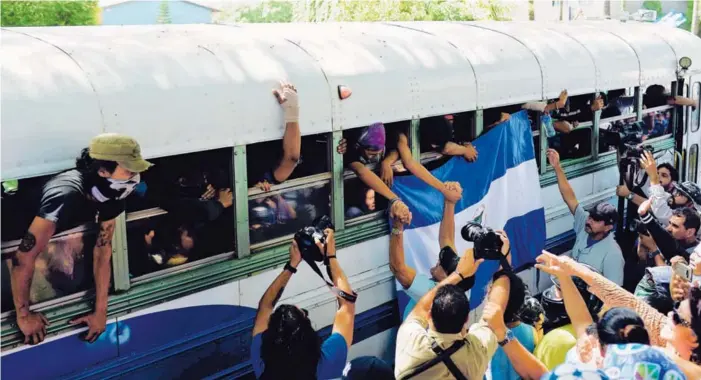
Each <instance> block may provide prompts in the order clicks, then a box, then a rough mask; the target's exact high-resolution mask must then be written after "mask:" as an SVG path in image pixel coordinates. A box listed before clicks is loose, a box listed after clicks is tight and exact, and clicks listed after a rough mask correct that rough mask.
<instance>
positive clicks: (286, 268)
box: [283, 261, 297, 274]
mask: <svg viewBox="0 0 701 380" xmlns="http://www.w3.org/2000/svg"><path fill="white" fill-rule="evenodd" d="M283 270H286V271H289V272H290V273H292V274H295V273H297V268H295V267H293V266H292V264H291V263H290V262H289V261H288V262H287V263H286V264H285V269H283Z"/></svg>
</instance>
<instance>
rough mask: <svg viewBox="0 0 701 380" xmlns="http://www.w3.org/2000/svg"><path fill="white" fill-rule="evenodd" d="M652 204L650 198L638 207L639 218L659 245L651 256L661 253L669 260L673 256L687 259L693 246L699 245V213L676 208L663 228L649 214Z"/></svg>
mask: <svg viewBox="0 0 701 380" xmlns="http://www.w3.org/2000/svg"><path fill="white" fill-rule="evenodd" d="M652 204H653V201H652V200H647V201H645V202H643V204H641V205H640V207H639V208H638V215H640V220H641V221H642V222H643V223H645V226H646V227H647V229H648V231H650V235H651V236H652V238H653V239H654V241H655V244H656V245H657V247H659V248H658V249H657V250H655V251H653V253H651V256H654V255H655V254H657V255H659V254H661V255H662V256H663V257H664V259H665V260H666V261H670V260H671V259H672V258H673V257H675V256H682V257H683V258H684V259H685V260H687V261H688V260H689V256H690V255H691V253H692V252H693V251H694V248H696V246H697V245H699V241H698V239H697V238H696V235H697V234H698V231H699V228H700V227H701V219H700V218H699V214H698V213H697V212H696V211H694V210H693V209H690V208H681V209H676V210H674V212H673V213H672V217H671V218H670V219H669V223H668V225H667V228H666V229H663V228H662V226H661V225H660V224H658V223H657V222H656V221H655V218H654V217H653V216H652V215H651V214H650V209H651V208H652Z"/></svg>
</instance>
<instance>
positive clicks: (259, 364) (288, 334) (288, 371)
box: [251, 229, 355, 380]
mask: <svg viewBox="0 0 701 380" xmlns="http://www.w3.org/2000/svg"><path fill="white" fill-rule="evenodd" d="M324 232H325V234H326V245H323V244H322V243H320V242H318V241H317V244H316V248H318V249H319V250H320V252H323V254H324V255H325V260H324V261H325V262H326V263H328V264H327V265H328V267H329V268H330V277H331V281H332V282H333V285H334V288H335V289H337V290H340V291H343V292H344V293H346V294H354V293H353V290H352V289H351V287H350V283H349V282H348V279H347V278H346V275H345V274H344V273H343V270H342V269H341V267H340V266H339V264H338V259H337V258H336V243H335V240H334V233H333V230H331V229H327V230H325V231H324ZM301 262H302V253H301V252H300V249H299V247H298V246H297V243H296V242H295V241H294V240H293V241H292V245H291V246H290V261H288V262H287V264H285V269H283V271H282V273H280V274H279V275H278V276H277V278H276V279H275V280H274V281H273V283H272V284H270V286H269V287H268V289H267V290H266V291H265V294H263V297H262V298H261V299H260V302H259V303H258V313H257V314H256V320H255V324H254V326H253V341H252V342H251V362H252V363H253V370H254V372H255V374H256V376H257V377H258V378H261V379H300V380H302V379H304V380H306V379H334V378H339V377H341V375H342V372H343V368H344V367H345V365H346V359H347V356H348V350H349V349H350V346H351V344H352V343H353V319H354V316H355V303H354V301H351V300H349V299H346V298H343V297H338V305H339V307H338V311H337V312H336V317H335V319H334V323H333V330H332V332H331V336H330V337H328V338H327V339H326V340H324V341H323V342H322V341H321V339H320V338H319V336H318V335H317V333H316V331H314V328H313V327H312V323H311V320H310V319H309V313H308V312H307V311H306V310H304V309H302V308H299V307H297V306H294V305H280V306H279V307H278V308H277V309H275V310H274V311H273V309H274V308H275V304H276V303H277V301H278V300H279V299H280V297H281V296H282V291H283V290H284V289H285V286H286V285H287V282H288V281H289V280H290V278H291V277H292V275H293V274H294V273H296V272H297V266H298V265H299V264H300V263H301Z"/></svg>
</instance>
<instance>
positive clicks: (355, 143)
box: [343, 121, 410, 220]
mask: <svg viewBox="0 0 701 380" xmlns="http://www.w3.org/2000/svg"><path fill="white" fill-rule="evenodd" d="M409 126H410V121H402V122H396V123H387V124H382V123H376V124H373V125H372V126H369V127H363V128H355V129H351V130H345V131H343V138H344V139H346V141H347V147H348V148H347V151H346V153H345V154H344V155H343V163H344V166H345V173H344V177H345V180H344V190H343V195H344V204H345V213H346V220H349V219H353V218H357V217H359V216H362V215H367V214H373V213H375V212H378V211H382V210H384V209H386V208H387V202H386V201H387V199H385V198H384V197H383V196H381V195H380V194H379V193H378V190H377V189H374V190H373V189H371V188H370V187H369V186H368V185H367V184H365V183H363V182H362V181H360V179H359V178H357V176H356V174H355V173H354V172H353V171H352V170H351V166H352V165H355V164H356V163H360V164H362V165H363V166H365V167H366V168H368V169H370V170H371V171H373V173H374V174H375V175H377V176H378V177H379V178H380V179H381V180H382V182H383V185H382V186H383V187H385V188H391V186H388V185H387V182H390V180H389V178H394V176H397V175H404V174H409V173H408V172H407V171H406V169H404V167H403V165H402V164H401V160H400V158H399V153H398V151H397V148H398V144H397V142H398V140H399V139H400V135H404V136H405V137H406V138H407V139H408V137H409ZM382 131H384V133H382ZM382 136H384V139H383V138H382ZM360 139H363V141H362V142H361V141H359V140H360ZM383 143H384V145H383ZM362 144H367V146H368V147H367V148H363V147H361V146H360V145H362ZM385 164H389V165H392V167H391V172H388V173H390V174H391V177H390V176H388V175H385V176H383V169H382V168H383V165H385ZM384 170H387V169H384ZM383 178H384V179H383ZM390 183H391V182H390Z"/></svg>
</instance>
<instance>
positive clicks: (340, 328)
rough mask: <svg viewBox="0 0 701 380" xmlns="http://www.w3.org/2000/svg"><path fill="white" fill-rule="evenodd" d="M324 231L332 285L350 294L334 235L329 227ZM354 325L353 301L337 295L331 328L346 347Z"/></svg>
mask: <svg viewBox="0 0 701 380" xmlns="http://www.w3.org/2000/svg"><path fill="white" fill-rule="evenodd" d="M324 232H325V233H326V255H327V257H328V258H329V268H330V269H331V281H332V282H333V285H334V286H335V287H337V288H338V289H341V290H342V291H344V292H345V293H348V294H352V293H353V288H351V286H350V282H349V281H348V278H347V277H346V275H345V273H343V269H341V266H340V265H339V263H338V259H337V258H336V240H335V237H334V232H333V230H331V229H327V230H326V231H324ZM317 246H318V247H319V249H323V246H322V245H321V244H320V243H318V244H317ZM354 325H355V303H354V302H350V301H348V300H346V299H344V298H341V297H338V310H337V311H336V317H335V318H334V320H333V330H332V331H331V332H332V333H334V334H336V333H337V334H341V336H343V338H344V339H345V341H346V344H347V345H348V349H350V347H351V346H352V345H353V326H354Z"/></svg>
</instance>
